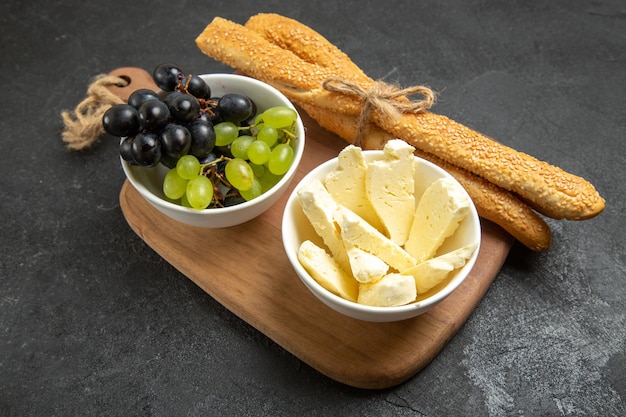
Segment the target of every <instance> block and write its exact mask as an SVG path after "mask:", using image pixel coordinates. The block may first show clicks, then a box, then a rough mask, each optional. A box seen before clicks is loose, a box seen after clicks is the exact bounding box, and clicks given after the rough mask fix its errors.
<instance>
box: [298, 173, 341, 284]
mask: <svg viewBox="0 0 626 417" xmlns="http://www.w3.org/2000/svg"><path fill="white" fill-rule="evenodd" d="M298 201H299V202H300V206H301V207H302V211H303V212H304V214H305V215H306V217H307V218H308V219H309V222H310V223H311V225H312V226H313V228H314V229H315V232H316V233H317V234H318V235H319V236H320V237H321V238H322V240H323V241H324V244H325V245H326V246H327V247H328V249H329V250H330V252H331V254H332V256H333V257H334V258H335V261H336V262H337V263H338V264H339V266H340V267H341V268H342V269H343V270H344V271H346V272H350V273H351V269H350V262H349V260H348V254H347V253H346V249H345V247H344V246H343V241H342V238H341V232H340V231H339V229H338V228H337V226H336V225H335V223H334V220H333V213H334V212H335V211H336V210H337V203H336V202H335V200H333V198H332V197H331V195H330V194H329V193H328V191H327V190H326V188H325V187H324V184H322V182H321V181H319V180H313V181H311V182H309V183H308V184H305V185H304V186H303V187H301V188H300V189H298Z"/></svg>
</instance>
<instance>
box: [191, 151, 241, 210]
mask: <svg viewBox="0 0 626 417" xmlns="http://www.w3.org/2000/svg"><path fill="white" fill-rule="evenodd" d="M231 159H232V158H229V157H227V156H224V155H222V156H220V157H219V158H217V159H215V160H214V161H211V162H207V163H206V164H201V165H200V170H201V172H202V175H204V176H206V177H207V178H209V179H210V180H211V183H212V184H213V194H214V198H213V201H212V203H211V207H212V208H216V207H224V203H223V201H224V199H226V198H227V197H237V196H239V192H238V191H237V189H236V188H235V187H233V186H232V185H231V184H230V183H229V182H228V180H227V179H226V176H224V175H223V174H221V173H219V172H217V169H216V168H217V164H219V163H220V162H223V161H230V160H231ZM220 184H222V185H223V186H224V187H226V188H227V189H228V190H230V191H228V192H227V193H226V194H224V193H223V192H222V189H221V188H220V186H219V185H220Z"/></svg>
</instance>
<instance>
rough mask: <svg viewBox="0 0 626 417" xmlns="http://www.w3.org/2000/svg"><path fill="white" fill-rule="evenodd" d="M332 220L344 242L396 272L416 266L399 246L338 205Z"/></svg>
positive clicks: (413, 259) (413, 260) (412, 259)
mask: <svg viewBox="0 0 626 417" xmlns="http://www.w3.org/2000/svg"><path fill="white" fill-rule="evenodd" d="M334 219H335V222H336V223H337V225H339V229H340V233H341V237H342V238H343V240H344V242H348V243H349V244H351V245H353V246H356V247H357V248H359V249H362V250H364V251H366V252H369V253H371V254H372V255H375V256H377V257H378V258H380V259H382V260H383V261H384V262H385V263H386V264H387V265H389V266H391V267H392V268H394V269H396V270H397V271H404V270H407V269H409V268H411V267H412V266H414V265H416V264H417V262H416V260H415V258H413V257H412V256H411V255H409V254H408V253H407V252H406V251H405V250H404V249H402V247H401V246H400V245H398V244H396V243H394V242H393V241H392V240H391V239H389V238H387V237H386V236H385V235H383V234H382V233H381V232H379V231H378V230H376V229H375V228H374V227H373V226H372V225H370V224H369V223H367V222H366V221H365V220H363V219H362V218H361V217H359V216H357V215H356V214H355V213H354V212H353V211H351V210H349V209H347V208H345V207H343V206H341V205H338V206H337V210H335V213H334Z"/></svg>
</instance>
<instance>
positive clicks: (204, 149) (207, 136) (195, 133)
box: [187, 120, 215, 159]
mask: <svg viewBox="0 0 626 417" xmlns="http://www.w3.org/2000/svg"><path fill="white" fill-rule="evenodd" d="M187 129H188V130H189V133H190V134H191V148H190V149H189V153H190V154H191V155H193V156H195V157H197V158H198V159H203V158H205V157H206V156H208V155H209V154H210V153H211V152H212V151H213V148H214V147H215V130H214V129H213V125H212V124H211V123H207V122H205V121H202V120H195V121H193V122H191V123H190V124H189V125H188V126H187Z"/></svg>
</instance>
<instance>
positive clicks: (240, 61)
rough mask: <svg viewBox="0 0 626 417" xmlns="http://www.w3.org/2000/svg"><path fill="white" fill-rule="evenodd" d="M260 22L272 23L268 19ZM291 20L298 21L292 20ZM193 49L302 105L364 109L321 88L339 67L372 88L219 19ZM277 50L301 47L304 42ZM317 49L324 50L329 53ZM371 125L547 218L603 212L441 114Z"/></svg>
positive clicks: (554, 175)
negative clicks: (525, 203)
mask: <svg viewBox="0 0 626 417" xmlns="http://www.w3.org/2000/svg"><path fill="white" fill-rule="evenodd" d="M265 18H267V19H270V20H271V15H270V16H266V17H265ZM292 23H293V24H296V25H297V24H298V23H297V22H296V21H292ZM301 26H304V25H301ZM303 30H304V29H303ZM307 30H308V31H311V29H307ZM265 32H267V31H265ZM309 33H310V32H309ZM320 39H323V38H322V37H321V36H318V37H317V38H316V41H318V42H319V41H320ZM326 42H327V41H326ZM328 43H329V42H328ZM196 44H197V46H198V48H199V49H200V50H201V51H202V52H203V53H205V54H207V55H208V56H210V57H212V58H214V59H216V60H219V61H221V62H223V63H225V64H227V65H230V66H232V67H233V68H236V69H239V70H240V71H241V72H243V73H245V74H247V75H250V76H252V77H254V78H257V79H260V80H262V81H264V82H266V83H268V84H270V85H273V86H274V87H276V88H278V89H279V90H280V91H281V92H283V93H284V94H285V95H286V96H287V97H289V98H290V99H291V100H292V101H294V102H295V103H296V104H299V105H300V106H304V105H307V106H315V107H319V108H326V109H328V110H329V111H331V112H334V113H341V114H345V115H350V116H355V115H358V114H359V113H360V111H361V109H362V107H363V100H362V99H360V98H359V97H354V96H352V95H348V94H340V93H334V92H331V91H328V90H327V89H325V88H324V87H323V84H324V81H325V80H327V79H329V78H333V77H337V76H338V74H336V73H335V71H338V68H339V69H341V71H342V72H341V74H339V76H340V78H342V79H344V80H346V81H348V82H352V83H355V84H358V85H359V86H360V87H361V88H362V89H363V90H369V89H371V88H373V87H374V86H375V85H376V82H374V81H373V80H371V79H369V78H367V77H364V74H363V73H362V72H361V71H358V72H354V71H349V72H345V73H344V72H343V70H342V69H343V68H346V63H345V59H346V58H345V54H344V55H343V56H342V57H341V59H340V61H341V62H342V63H341V64H340V66H339V67H337V66H334V67H333V66H332V65H331V66H322V65H317V64H315V63H312V62H308V61H307V59H311V60H312V59H314V57H315V56H316V54H313V53H311V52H306V51H299V52H298V53H294V52H293V51H291V50H287V49H284V48H283V47H281V46H279V45H277V44H274V43H272V42H270V41H269V40H268V39H266V38H265V37H264V36H263V35H262V34H260V33H258V32H255V31H254V30H251V29H249V28H246V27H244V26H242V25H239V24H236V23H233V22H230V21H228V20H226V19H222V18H219V17H218V18H215V19H214V20H213V21H212V22H211V23H210V24H209V25H207V27H206V28H205V30H204V31H203V32H202V33H201V34H200V35H199V36H198V37H197V38H196ZM283 45H285V46H289V47H293V48H305V46H306V42H302V41H301V42H291V43H289V44H287V43H283ZM318 45H319V44H318ZM318 50H319V51H322V52H323V51H329V50H331V51H332V50H333V49H332V48H331V49H324V48H318ZM321 55H323V56H325V58H324V61H323V62H329V61H330V60H331V58H329V56H327V55H325V54H324V53H322V54H321ZM315 59H319V58H315ZM326 65H328V64H326ZM372 120H373V121H374V122H375V123H376V124H377V125H378V126H380V127H381V128H383V129H384V130H386V131H388V132H390V133H391V134H392V135H393V136H395V137H400V138H403V139H404V140H406V141H407V142H409V143H410V144H411V145H413V146H414V147H416V148H417V149H420V150H422V151H425V152H428V153H430V154H433V155H436V156H438V157H439V158H441V159H442V160H444V161H446V162H448V163H451V164H453V165H455V166H458V167H460V168H463V169H466V170H468V171H470V172H472V173H474V174H475V175H478V176H481V177H483V178H485V179H486V180H488V181H489V182H492V183H493V184H495V185H497V186H499V187H501V188H504V189H507V190H509V191H511V192H513V193H516V194H518V195H519V196H520V198H522V199H524V200H528V201H529V202H530V203H531V204H532V205H533V206H534V207H536V209H537V210H538V211H540V212H541V213H542V214H545V215H546V216H549V217H553V218H555V219H563V218H565V219H571V220H582V219H587V218H591V217H594V216H596V215H597V214H599V213H600V212H601V211H602V210H603V209H604V205H605V203H604V199H602V197H601V196H600V195H599V194H598V192H597V191H596V190H595V188H594V187H593V186H592V185H591V184H590V183H589V182H587V181H586V180H584V179H583V178H581V177H578V176H575V175H572V174H569V173H567V172H565V171H563V170H562V169H560V168H557V167H555V166H553V165H550V164H548V163H546V162H543V161H539V160H537V159H536V158H533V157H532V156H530V155H527V154H524V153H522V152H518V151H515V150H514V149H512V148H509V147H507V146H505V145H502V144H500V143H498V142H496V141H493V140H491V139H489V138H487V137H485V136H483V135H481V134H480V133H478V132H475V131H473V130H471V129H469V128H468V127H466V126H463V125H461V124H459V123H457V122H454V121H453V120H451V119H449V118H447V117H445V116H441V115H437V114H434V113H431V112H427V111H422V112H420V113H417V114H402V115H400V117H399V120H398V119H396V118H390V117H388V116H387V115H386V114H383V113H382V112H380V111H377V110H374V111H373V112H372Z"/></svg>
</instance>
